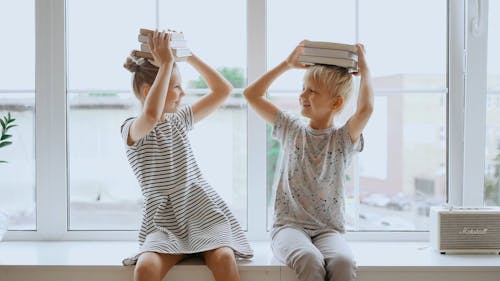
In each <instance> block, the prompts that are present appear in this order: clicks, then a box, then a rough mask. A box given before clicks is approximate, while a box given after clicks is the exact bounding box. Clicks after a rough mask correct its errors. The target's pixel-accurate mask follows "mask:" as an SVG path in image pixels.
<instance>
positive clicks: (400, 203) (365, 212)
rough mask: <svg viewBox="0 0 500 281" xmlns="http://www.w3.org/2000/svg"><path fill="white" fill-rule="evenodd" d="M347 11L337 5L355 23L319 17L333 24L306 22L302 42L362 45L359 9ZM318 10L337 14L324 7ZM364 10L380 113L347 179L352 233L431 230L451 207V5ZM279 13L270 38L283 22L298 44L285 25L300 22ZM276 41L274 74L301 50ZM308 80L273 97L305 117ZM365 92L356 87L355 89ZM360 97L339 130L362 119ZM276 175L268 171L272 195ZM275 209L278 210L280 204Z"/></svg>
mask: <svg viewBox="0 0 500 281" xmlns="http://www.w3.org/2000/svg"><path fill="white" fill-rule="evenodd" d="M287 3H288V2H287ZM273 4H274V1H273ZM341 4H344V5H346V4H345V3H336V2H335V3H332V4H331V5H334V6H335V10H336V13H335V14H336V15H339V16H340V17H342V16H344V17H345V16H350V19H349V18H341V19H339V18H337V17H323V16H321V15H317V14H314V15H315V19H316V18H317V19H320V20H323V19H324V18H326V19H328V20H329V21H330V22H326V21H320V23H319V24H318V22H316V21H311V23H310V25H307V24H304V23H303V22H301V24H303V25H304V27H303V29H304V31H302V30H300V29H299V32H298V33H301V34H300V36H302V37H303V38H310V39H313V40H325V41H334V42H345V43H354V41H355V40H356V38H355V26H356V22H355V17H354V15H355V9H356V7H354V6H346V7H344V6H342V5H341ZM282 5H283V4H282ZM352 5H354V4H352ZM287 6H292V5H290V4H287ZM314 6H315V5H311V7H314ZM317 6H321V7H322V9H321V10H327V11H331V10H332V8H330V9H329V8H327V7H325V5H324V4H323V3H322V4H321V5H320V4H318V5H316V6H315V7H317ZM358 7H359V23H358V24H359V41H360V42H361V43H363V44H365V46H366V50H367V59H368V63H369V66H370V70H371V72H372V79H373V83H374V88H375V111H374V113H373V115H372V117H371V119H370V122H369V123H368V126H367V128H365V130H364V137H365V141H366V143H365V147H364V151H363V152H362V153H360V154H359V157H356V158H355V159H354V161H353V163H352V165H351V170H350V172H349V174H348V175H347V176H346V178H347V181H346V211H347V212H346V214H347V223H348V225H347V226H348V229H350V230H427V221H428V211H429V207H430V206H431V205H436V204H440V203H442V202H444V201H445V199H446V95H447V94H446V93H447V90H446V53H447V52H446V38H447V34H446V1H439V2H436V1H430V0H428V1H424V2H422V1H419V2H414V3H410V2H408V1H405V2H404V3H400V1H390V0H387V1H359V6H358ZM380 7H391V9H380ZM275 9H276V11H275V12H274V14H273V13H272V12H273V9H272V8H271V9H270V12H271V13H270V14H269V19H268V22H269V26H270V27H269V28H268V34H269V33H270V32H272V28H271V27H272V26H273V24H276V23H275V22H279V23H280V24H283V26H284V27H283V28H282V29H281V30H279V32H277V33H280V34H287V36H288V37H291V36H294V35H292V34H296V33H297V32H296V31H295V30H294V29H289V30H288V29H286V27H285V26H286V24H285V23H288V24H293V23H292V22H293V21H292V20H291V19H293V18H295V17H293V16H291V17H289V16H288V15H287V18H290V19H283V18H281V17H280V16H279V15H280V13H279V8H278V7H275ZM291 9H292V10H294V8H293V7H292V8H291ZM295 9H296V10H297V16H298V15H300V14H308V13H307V11H304V13H302V11H303V10H304V7H303V6H297V7H295ZM316 10H318V9H316ZM374 10H377V13H376V14H375V13H373V11H374ZM299 11H300V12H299ZM418 11H422V12H421V13H419V12H418ZM422 14H426V20H425V21H422V20H421V15H422ZM332 18H333V19H332ZM337 20H338V21H339V22H332V21H337ZM395 23H397V24H395ZM322 26H324V28H322ZM332 26H342V28H331V27H332ZM345 27H347V28H345ZM287 30H288V33H287ZM290 30H293V32H290ZM381 30H383V31H384V32H380V31H381ZM423 30H432V32H421V31H423ZM337 33H338V34H337ZM309 34H312V35H309ZM317 34H319V35H317ZM313 35H315V36H313ZM274 36H277V35H276V34H273V33H270V34H269V39H268V40H269V42H270V44H269V48H268V49H269V50H270V52H271V53H270V56H271V58H270V59H269V61H273V57H272V56H273V55H272V54H273V53H272V52H273V50H275V51H276V50H278V51H279V52H280V53H279V54H276V55H275V56H279V57H278V58H276V57H274V61H275V62H274V64H272V65H270V67H272V66H274V65H275V64H276V63H277V62H278V61H280V60H283V59H284V58H285V56H286V55H287V53H289V52H290V51H291V49H292V46H293V44H292V45H290V46H288V47H284V46H281V47H276V46H275V45H272V42H273V37H274ZM297 40H299V38H297ZM297 40H296V41H297ZM295 44H296V43H295ZM294 75H295V73H294ZM302 75H303V71H302V72H299V71H297V75H296V76H295V77H293V79H292V78H290V81H288V80H286V81H285V79H286V78H288V77H291V76H292V74H290V75H289V76H287V77H285V75H284V76H283V79H282V81H283V83H282V84H280V85H276V87H275V88H274V89H272V90H271V92H270V96H271V97H272V99H273V100H276V102H277V103H278V104H279V105H280V106H281V108H283V109H285V110H289V111H291V112H299V104H298V101H297V100H298V93H299V90H300V87H301V84H302V80H301V79H302V78H301V77H302ZM358 84H359V80H358V79H356V83H355V85H358ZM285 85H288V86H285ZM292 89H293V90H292ZM357 92H358V90H357V89H355V93H354V96H353V97H354V98H352V99H351V100H350V101H349V103H348V104H346V106H345V109H344V111H343V112H342V113H341V114H340V115H339V116H337V117H336V119H335V122H334V123H335V126H336V127H340V126H342V125H343V124H344V123H345V122H346V121H347V119H348V118H349V117H350V116H351V115H352V113H353V112H354V110H355V104H356V97H357ZM270 142H271V145H270V147H271V149H270V150H268V155H269V156H270V157H269V158H268V161H269V163H270V165H268V167H270V168H271V169H272V168H273V165H274V164H273V163H274V161H275V159H273V158H271V157H275V156H274V155H275V154H276V153H275V152H274V151H273V149H274V147H275V146H274V145H275V144H272V140H270ZM273 172H274V171H273V170H268V190H269V189H270V188H271V186H270V184H271V183H272V178H273V177H274V173H273ZM273 192H274V191H273ZM273 192H269V194H272V193H273ZM268 204H269V205H270V206H272V205H273V202H268Z"/></svg>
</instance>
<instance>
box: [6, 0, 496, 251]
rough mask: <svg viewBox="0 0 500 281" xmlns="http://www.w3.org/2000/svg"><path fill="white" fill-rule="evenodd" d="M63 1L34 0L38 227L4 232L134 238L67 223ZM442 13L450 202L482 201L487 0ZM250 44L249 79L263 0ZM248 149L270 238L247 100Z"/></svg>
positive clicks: (258, 213) (256, 206) (263, 230)
mask: <svg viewBox="0 0 500 281" xmlns="http://www.w3.org/2000/svg"><path fill="white" fill-rule="evenodd" d="M356 5H358V4H357V1H356ZM65 8H66V3H65V0H44V1H38V0H35V17H36V20H35V24H36V35H35V36H36V89H35V92H36V101H35V105H36V114H35V119H36V120H35V124H36V129H35V130H36V134H35V136H36V137H35V147H36V152H35V153H36V198H37V202H36V214H37V220H36V221H37V230H36V231H9V232H8V233H7V235H6V237H5V239H6V240H135V239H136V237H137V231H121V230H120V231H118V230H117V231H81V230H79V231H76V230H75V231H69V230H68V225H69V223H68V219H69V218H68V214H69V208H68V196H69V194H68V188H67V187H68V184H69V183H68V166H67V162H68V159H67V158H68V155H67V134H66V133H67V127H66V126H67V122H66V116H67V110H66V109H67V103H66V100H67V98H66V96H67V87H66V75H67V69H66V62H67V61H66V58H67V57H66V45H65V44H66V40H65V33H66V29H65V22H66V13H65ZM356 17H357V15H356ZM447 17H448V76H447V86H448V95H447V99H448V114H447V128H448V150H447V151H448V152H447V163H448V172H447V177H448V191H449V198H448V202H449V204H452V205H454V206H474V207H477V206H483V193H484V160H485V156H484V142H485V141H484V139H485V126H477V125H476V124H483V125H485V124H486V123H485V122H486V120H485V118H486V82H487V81H486V79H487V78H486V45H487V25H488V0H473V1H466V0H458V1H454V0H448V15H447ZM157 22H158V21H157ZM356 30H357V28H356ZM356 38H357V35H356ZM247 50H248V53H247V67H248V73H247V74H248V75H247V76H248V81H254V80H255V79H257V78H258V77H259V76H260V75H261V74H262V73H264V72H265V71H266V58H267V50H266V0H247ZM61 54H62V55H61ZM247 149H248V177H247V178H248V192H247V194H248V210H247V214H248V237H249V238H250V239H251V240H268V239H269V233H268V232H267V222H266V221H267V219H266V218H267V214H266V186H267V185H266V161H267V159H266V154H267V153H266V150H267V147H266V124H265V122H264V121H263V120H262V119H261V118H259V117H258V116H257V114H256V113H255V111H253V110H252V109H250V108H249V110H248V147H247ZM464 171H467V173H464ZM478 186H479V188H477V187H478ZM478 189H479V190H478ZM428 234H429V233H428V232H426V231H420V232H412V231H405V232H400V231H383V232H370V231H359V232H349V233H347V239H349V240H391V241H395V240H428Z"/></svg>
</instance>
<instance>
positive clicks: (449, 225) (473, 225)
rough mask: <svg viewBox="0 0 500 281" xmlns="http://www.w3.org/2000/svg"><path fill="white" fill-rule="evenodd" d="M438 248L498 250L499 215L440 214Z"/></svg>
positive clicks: (499, 238)
mask: <svg viewBox="0 0 500 281" xmlns="http://www.w3.org/2000/svg"><path fill="white" fill-rule="evenodd" d="M440 216H441V224H440V225H441V226H440V227H441V231H440V242H441V243H440V244H441V245H440V248H441V249H446V250H491V249H500V213H497V214H494V213H493V214H463V213H462V214H460V213H459V214H446V213H441V214H440Z"/></svg>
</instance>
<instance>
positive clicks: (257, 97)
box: [243, 44, 306, 125]
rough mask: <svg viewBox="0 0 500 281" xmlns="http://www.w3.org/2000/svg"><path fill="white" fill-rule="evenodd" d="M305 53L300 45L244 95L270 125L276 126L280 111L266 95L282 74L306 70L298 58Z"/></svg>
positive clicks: (247, 89) (254, 83) (244, 92)
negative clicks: (297, 69) (300, 69)
mask: <svg viewBox="0 0 500 281" xmlns="http://www.w3.org/2000/svg"><path fill="white" fill-rule="evenodd" d="M303 51H304V46H303V45H302V44H299V45H298V46H297V47H296V48H295V49H294V50H293V52H292V53H291V54H290V56H288V58H287V59H286V60H285V61H283V62H281V63H280V64H278V65H277V66H276V67H274V68H273V69H271V70H270V71H268V72H267V73H266V74H264V75H262V76H261V77H260V78H259V79H257V80H256V81H255V82H253V83H252V84H251V85H250V86H248V87H247V88H246V89H245V91H243V95H244V96H245V98H246V99H247V101H248V103H249V104H250V106H252V107H253V108H254V109H255V111H257V113H258V114H259V115H260V116H261V117H262V118H264V120H266V121H267V122H268V123H270V124H273V125H274V121H275V118H276V114H278V113H279V112H280V109H279V108H278V107H277V106H276V105H274V104H273V103H271V102H270V101H268V100H267V99H266V98H265V94H266V92H267V90H268V89H269V86H271V83H272V82H273V81H274V80H276V78H278V77H279V76H280V75H281V74H283V73H284V72H286V71H287V70H289V69H292V68H306V66H304V65H303V64H302V63H300V62H299V61H298V60H297V58H298V56H299V55H300V54H301V53H302V52H303Z"/></svg>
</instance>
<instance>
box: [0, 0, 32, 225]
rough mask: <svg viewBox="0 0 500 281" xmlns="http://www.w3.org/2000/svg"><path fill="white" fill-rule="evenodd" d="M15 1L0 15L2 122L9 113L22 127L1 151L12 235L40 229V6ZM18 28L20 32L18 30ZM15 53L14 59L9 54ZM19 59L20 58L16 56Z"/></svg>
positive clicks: (3, 201) (3, 198)
mask: <svg viewBox="0 0 500 281" xmlns="http://www.w3.org/2000/svg"><path fill="white" fill-rule="evenodd" d="M34 4H35V3H34V1H32V0H31V1H29V0H23V1H13V2H11V3H10V2H9V5H8V8H7V9H1V10H0V34H2V36H3V37H4V38H9V40H7V41H5V44H1V45H0V52H1V53H2V54H8V55H5V56H3V58H2V65H3V67H1V68H0V118H2V120H4V118H5V117H7V115H8V113H10V114H11V117H12V118H13V119H15V121H14V122H13V123H10V125H13V124H15V125H17V126H16V127H12V128H10V129H8V130H7V131H6V132H4V131H3V129H2V127H0V133H5V134H6V135H11V136H12V137H10V138H8V139H4V140H3V141H0V145H2V144H1V143H5V142H11V143H12V144H10V145H2V146H3V147H0V161H7V163H0V209H2V210H3V211H4V212H6V213H7V214H8V216H9V225H8V228H9V230H35V229H36V208H35V90H34V89H35V25H34V21H35V5H34ZM13 26H15V28H12V27H13ZM9 54H10V55H9ZM12 54H18V55H12Z"/></svg>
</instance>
